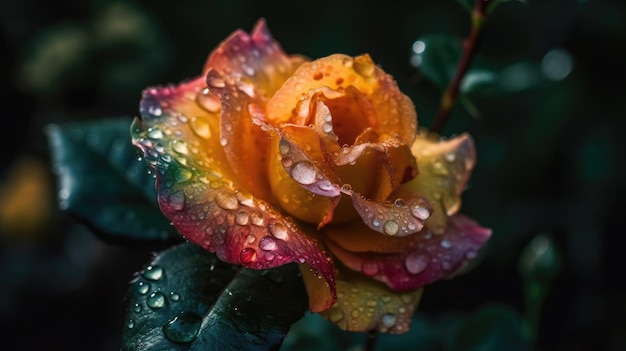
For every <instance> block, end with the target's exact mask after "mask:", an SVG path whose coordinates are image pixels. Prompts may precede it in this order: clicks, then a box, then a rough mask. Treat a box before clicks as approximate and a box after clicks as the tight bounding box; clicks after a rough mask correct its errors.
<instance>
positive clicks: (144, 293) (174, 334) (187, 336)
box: [126, 265, 202, 344]
mask: <svg viewBox="0 0 626 351" xmlns="http://www.w3.org/2000/svg"><path fill="white" fill-rule="evenodd" d="M165 279H166V275H165V270H164V269H163V267H161V266H159V265H149V266H147V267H145V268H144V270H143V271H142V272H141V275H140V276H139V277H138V279H137V281H136V282H135V283H134V286H133V288H134V289H135V292H136V294H137V295H138V299H136V301H137V302H136V303H135V304H134V305H133V306H132V313H131V316H132V318H131V319H129V320H128V321H127V323H126V327H127V328H129V329H133V328H135V327H136V326H137V323H138V322H136V321H142V320H143V319H144V318H142V316H141V314H142V313H155V312H158V311H160V310H162V309H164V308H166V307H168V306H169V305H170V304H175V303H177V302H179V301H181V299H182V297H181V295H180V294H179V293H178V292H176V291H169V292H167V291H165V290H163V289H162V288H161V286H162V285H163V283H164V280H165ZM146 309H147V310H146ZM201 322H202V318H201V317H200V316H198V315H197V314H196V313H194V312H190V311H185V312H182V313H179V314H178V315H177V316H175V317H174V318H172V319H170V320H169V321H168V322H167V323H165V324H164V325H163V326H162V331H163V335H164V336H165V337H166V338H167V339H168V340H170V341H171V342H174V343H179V344H185V343H191V342H192V341H193V340H195V338H196V337H197V335H198V332H199V330H200V325H201Z"/></svg>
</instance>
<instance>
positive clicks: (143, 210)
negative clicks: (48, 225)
mask: <svg viewBox="0 0 626 351" xmlns="http://www.w3.org/2000/svg"><path fill="white" fill-rule="evenodd" d="M130 123H131V118H114V119H102V120H94V121H89V122H76V123H67V124H52V125H49V126H48V127H47V130H46V132H47V136H48V140H49V142H50V152H51V158H52V163H53V167H54V169H55V172H56V173H57V176H58V182H59V189H58V200H59V206H60V208H61V210H63V211H66V212H67V213H68V214H70V215H72V216H74V217H76V218H77V219H79V220H81V221H82V222H84V223H85V224H87V225H88V226H89V227H91V228H92V229H93V230H94V231H95V232H96V233H98V234H102V235H103V236H104V238H105V239H110V240H115V239H118V240H120V239H133V240H163V239H171V238H180V235H179V234H178V233H177V232H176V231H175V229H174V228H173V227H172V226H171V225H170V223H169V221H168V220H167V219H166V218H165V217H164V216H163V215H162V213H161V211H160V210H159V208H158V205H157V201H156V191H155V189H154V179H153V178H152V176H151V175H150V174H148V172H147V168H146V166H145V164H144V163H143V162H139V161H138V156H139V154H138V152H137V150H136V148H135V147H134V146H133V145H132V144H131V141H130Z"/></svg>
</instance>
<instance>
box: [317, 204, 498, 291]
mask: <svg viewBox="0 0 626 351" xmlns="http://www.w3.org/2000/svg"><path fill="white" fill-rule="evenodd" d="M490 235H491V230H490V229H487V228H483V227H481V226H479V225H478V224H477V223H476V222H474V221H472V220H471V219H469V218H467V217H465V216H463V215H460V214H457V215H454V216H452V217H450V220H449V222H448V227H447V228H446V231H445V232H444V233H443V234H441V235H433V234H430V233H428V232H426V233H424V234H422V233H420V234H417V235H413V236H411V237H410V238H413V241H411V242H409V243H407V245H406V247H405V249H404V250H403V251H401V252H398V253H389V254H382V253H368V252H350V251H348V250H346V249H345V248H343V247H341V246H340V245H338V244H337V243H336V242H333V240H332V239H333V238H329V237H327V240H326V244H327V246H328V247H329V249H330V250H331V251H332V253H333V254H334V255H335V256H336V257H337V258H338V259H339V260H340V261H341V262H342V263H343V264H345V265H346V266H348V267H349V268H350V269H353V270H355V271H360V272H363V273H364V274H366V275H368V276H370V277H372V278H374V279H376V280H379V281H381V282H384V283H385V284H387V285H388V286H389V287H390V288H392V289H393V290H397V291H411V290H415V289H419V288H421V287H423V286H424V285H426V284H428V283H431V282H434V281H437V280H439V279H442V278H445V277H447V276H450V275H451V274H453V273H454V272H456V271H457V270H458V269H459V268H461V267H462V266H463V265H464V264H465V263H467V261H468V260H470V259H472V258H474V257H476V255H477V254H478V251H479V250H480V248H481V247H482V246H483V245H484V244H485V243H486V242H487V239H489V236H490Z"/></svg>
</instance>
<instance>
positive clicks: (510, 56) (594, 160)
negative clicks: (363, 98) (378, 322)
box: [0, 0, 626, 351]
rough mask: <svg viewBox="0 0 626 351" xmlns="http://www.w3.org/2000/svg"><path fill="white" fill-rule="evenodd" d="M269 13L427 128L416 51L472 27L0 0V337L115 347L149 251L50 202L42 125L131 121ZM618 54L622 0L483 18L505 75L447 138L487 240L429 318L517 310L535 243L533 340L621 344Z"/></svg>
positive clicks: (202, 5) (465, 22)
mask: <svg viewBox="0 0 626 351" xmlns="http://www.w3.org/2000/svg"><path fill="white" fill-rule="evenodd" d="M261 17H262V18H265V19H266V20H267V22H268V25H269V27H270V30H271V31H272V33H273V34H274V36H275V37H276V39H277V40H278V41H279V42H280V43H281V44H282V46H283V48H284V49H285V51H286V52H288V53H301V54H304V55H306V56H309V57H311V58H317V57H322V56H325V55H328V54H331V53H337V52H342V53H346V54H350V55H357V54H361V53H366V52H367V53H369V54H370V55H371V56H372V58H373V59H374V61H376V62H377V63H378V64H380V66H382V68H383V69H385V70H386V71H387V72H389V73H390V74H392V75H393V76H394V77H395V78H396V80H397V82H398V84H399V86H400V87H401V89H402V90H403V91H404V92H405V93H406V94H407V95H409V96H410V97H411V98H412V99H413V101H414V102H415V104H416V107H417V111H418V115H419V121H420V125H422V126H426V127H428V126H431V125H432V123H433V121H434V116H435V115H436V112H437V109H438V104H439V98H440V94H441V90H440V88H439V87H437V86H436V85H435V84H433V83H432V82H431V81H430V80H428V79H427V77H425V76H424V75H423V74H422V72H421V71H420V67H419V64H420V62H419V59H416V58H415V57H414V56H415V52H414V45H413V44H414V43H415V42H416V40H418V39H419V38H421V37H423V36H425V35H430V34H447V35H451V36H457V37H459V38H461V37H464V36H465V35H466V34H467V32H468V29H469V16H468V13H467V12H466V11H465V10H464V9H463V7H462V6H460V5H459V3H457V2H456V1H454V0H437V1H435V0H428V1H422V0H415V1H407V2H403V3H402V5H401V4H400V2H398V3H395V2H391V1H386V2H367V1H365V2H364V1H356V0H348V1H336V0H334V1H326V0H318V1H315V2H311V1H308V2H297V3H296V2H293V3H290V4H287V2H283V1H252V0H248V1H245V0H237V1H234V0H233V1H191V0H178V1H175V2H172V1H162V0H152V1H125V0H119V1H76V0H56V1H54V2H52V1H41V0H23V1H19V2H18V1H3V2H2V3H1V4H0V28H1V29H2V32H1V33H2V35H1V37H0V40H1V46H0V47H2V48H3V50H2V52H3V54H2V55H0V75H1V76H0V77H1V80H0V81H1V82H2V84H1V86H0V90H1V96H2V105H1V106H2V116H3V125H4V128H3V133H2V137H1V138H0V143H1V144H2V145H1V150H4V153H3V157H2V162H0V163H1V165H0V167H1V168H0V317H1V318H0V330H2V335H3V337H2V341H1V343H2V345H3V346H2V349H5V350H41V349H55V350H117V349H119V341H120V335H121V331H122V327H123V322H124V308H125V306H126V305H125V303H124V302H123V299H124V295H125V292H126V290H127V288H128V281H129V280H130V279H131V277H132V274H133V272H135V271H137V270H138V269H140V268H141V267H142V265H143V264H144V263H146V262H147V261H148V260H149V258H150V257H151V254H152V252H154V251H156V250H158V249H159V247H155V246H149V247H136V246H135V247H125V246H117V245H112V244H108V243H105V242H103V241H102V240H100V239H99V238H98V237H96V236H95V235H94V234H93V233H91V232H90V231H89V230H88V229H87V228H86V227H84V226H82V225H80V224H78V223H77V222H75V221H74V220H73V219H72V218H68V217H67V216H66V215H65V214H64V213H62V212H60V211H58V208H57V202H56V196H57V191H56V183H55V182H56V178H55V174H54V172H53V169H52V167H51V165H50V158H49V156H50V155H49V148H48V141H47V139H46V135H45V126H46V125H48V124H50V123H63V122H69V121H86V120H92V119H99V118H105V117H111V116H129V118H130V116H134V115H136V114H137V110H138V101H139V98H140V93H141V90H142V89H143V88H144V87H146V86H149V85H156V84H164V83H168V82H178V81H180V80H182V79H185V78H188V77H192V76H195V75H196V74H198V72H199V70H200V69H201V67H202V65H203V63H204V60H205V58H206V57H207V55H208V53H209V51H210V50H211V49H212V48H213V47H214V46H215V45H216V44H217V43H219V42H220V41H221V40H222V39H224V38H225V37H226V36H227V35H228V34H230V33H231V32H232V31H233V30H235V29H237V28H242V29H245V30H250V29H251V28H252V26H253V25H254V23H255V22H256V21H257V20H258V19H259V18H261ZM625 48H626V3H624V2H621V1H617V0H616V1H607V0H588V1H584V0H555V1H551V0H528V1H526V3H525V4H522V3H520V2H515V1H511V2H508V3H505V4H503V5H501V6H500V7H499V8H498V9H497V10H496V11H495V12H494V13H493V14H492V16H491V17H490V18H489V20H488V22H487V24H486V27H485V29H484V40H483V42H482V46H481V50H480V53H481V55H482V58H481V59H482V60H483V64H484V65H486V67H491V68H494V69H496V70H497V71H498V72H499V73H500V75H499V76H498V77H499V78H498V79H499V81H498V82H499V84H498V86H497V88H496V89H494V90H493V91H491V92H490V93H488V94H477V95H476V96H470V98H471V103H467V104H465V105H463V104H459V105H458V106H457V107H456V108H455V109H454V111H453V115H452V117H451V120H450V122H449V123H448V125H447V126H446V128H445V130H444V134H446V135H452V134H455V133H460V132H463V131H467V132H469V133H470V134H472V136H473V137H474V139H475V142H476V146H477V149H478V164H477V167H476V169H475V172H474V174H473V177H472V180H471V182H470V185H469V188H468V190H467V191H466V193H465V195H464V205H463V211H464V212H465V213H467V214H469V215H471V216H472V217H473V218H476V219H478V220H479V221H480V222H481V223H482V224H483V225H485V226H488V227H491V228H493V231H494V235H493V239H492V240H491V242H490V243H489V246H488V247H487V248H486V250H485V252H484V255H483V257H482V258H481V261H480V264H479V265H477V266H476V267H474V269H473V271H472V272H471V274H466V275H462V276H459V277H457V278H456V279H454V280H449V281H442V282H439V283H437V284H434V285H432V286H431V287H429V288H428V289H427V290H426V292H425V294H424V297H423V300H422V303H421V306H420V308H419V313H420V315H421V316H422V317H424V318H425V319H426V320H433V321H437V320H438V319H439V318H442V316H445V315H447V314H450V313H457V314H458V313H460V314H464V313H471V312H472V311H474V310H476V309H478V308H480V307H481V306H484V305H486V304H490V303H494V302H495V303H502V304H505V305H507V306H510V307H511V308H513V309H514V310H516V311H518V312H519V313H520V314H521V315H523V314H524V313H525V308H526V305H525V302H524V301H525V298H524V291H525V289H527V286H526V285H527V284H526V283H525V280H524V279H523V275H522V274H520V271H519V269H518V264H519V263H518V262H519V259H520V255H521V253H522V251H523V250H524V249H525V248H526V247H527V245H528V244H529V243H530V242H531V241H532V240H533V239H535V238H536V237H537V236H540V237H541V238H542V239H541V240H543V241H541V242H540V244H542V245H543V246H541V247H540V249H542V250H543V249H546V248H547V246H546V245H549V249H550V250H554V252H556V253H557V254H558V257H559V262H560V264H559V267H560V269H559V270H558V274H557V275H556V276H555V277H554V279H551V280H548V281H547V287H548V290H547V291H548V293H547V297H546V299H545V301H544V303H543V308H542V309H541V315H540V323H539V329H538V336H537V340H536V345H535V349H536V350H568V351H570V350H573V351H576V350H616V351H617V350H626V334H625V333H624V332H623V331H624V330H626V318H624V316H625V315H626V282H625V279H624V278H625V276H624V268H626V267H624V261H623V253H621V251H622V250H623V249H624V247H625V246H624V244H625V240H624V238H623V237H624V235H625V234H626V233H625V231H624V225H623V222H622V221H621V220H622V219H623V216H624V209H625V206H624V198H625V196H626V185H625V180H626V170H625V167H624V160H625V157H624V154H625V152H626V142H625V141H624V140H625V139H624V138H623V134H624V130H626V119H625V112H626V109H625V108H624V93H625V92H626V90H625V89H624V88H623V82H624V81H626V70H625V69H624V68H623V65H624V64H625V63H626V50H625ZM85 177H89V174H85ZM536 243H537V242H535V244H536Z"/></svg>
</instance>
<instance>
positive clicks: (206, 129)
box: [131, 21, 490, 333]
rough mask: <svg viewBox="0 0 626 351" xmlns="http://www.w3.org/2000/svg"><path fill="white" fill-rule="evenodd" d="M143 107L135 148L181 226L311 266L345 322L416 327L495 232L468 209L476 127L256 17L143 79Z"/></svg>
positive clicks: (258, 256)
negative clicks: (441, 122) (162, 81)
mask: <svg viewBox="0 0 626 351" xmlns="http://www.w3.org/2000/svg"><path fill="white" fill-rule="evenodd" d="M140 113H141V119H135V121H134V123H133V126H132V131H131V132H132V138H133V143H134V144H135V145H136V146H137V147H139V148H140V149H141V150H142V151H143V153H144V155H145V159H146V160H148V161H149V163H150V164H151V166H152V168H153V169H154V170H155V174H156V176H157V177H156V188H157V192H158V194H159V204H160V207H161V209H162V211H163V213H164V214H165V216H166V217H167V218H169V219H170V220H171V222H172V224H173V225H174V227H176V229H177V230H178V231H179V232H180V233H181V234H182V235H183V236H184V237H185V238H187V239H188V240H189V241H191V242H193V243H195V244H197V245H199V246H201V247H203V248H205V249H206V250H208V251H210V252H215V253H216V254H217V256H218V257H219V258H220V259H222V260H224V261H226V262H230V263H233V264H240V265H243V266H245V267H250V268H253V269H266V268H272V267H277V266H280V265H284V264H287V263H292V262H296V263H298V264H299V265H300V270H301V272H302V274H303V278H304V282H305V284H306V287H307V291H308V295H309V302H310V309H311V311H313V312H320V313H321V314H322V315H323V316H324V317H325V318H327V319H329V320H330V321H332V322H333V323H335V324H337V325H338V326H339V327H341V328H343V329H347V330H352V331H369V330H378V331H382V332H390V333H401V332H404V331H406V330H407V329H408V324H409V322H410V318H411V316H412V314H413V312H414V310H415V307H416V306H417V303H418V301H419V298H420V295H421V291H422V287H423V286H424V285H426V284H428V283H431V282H434V281H437V280H439V279H442V278H445V277H448V276H450V275H451V274H453V273H454V272H456V271H457V270H458V269H459V268H460V267H462V266H463V265H464V264H465V263H466V262H467V261H468V260H470V259H472V258H474V257H475V256H476V254H477V252H478V250H479V249H480V248H481V247H482V246H483V244H484V243H485V242H486V241H487V239H488V238H489V236H490V230H489V229H486V228H483V227H480V226H479V225H478V224H476V223H475V222H474V221H472V220H470V219H469V218H467V217H465V216H463V215H461V214H457V212H458V210H459V207H460V194H461V192H462V191H463V189H464V188H465V186H466V184H467V181H468V178H469V175H470V172H471V170H472V168H473V167H474V163H475V151H474V145H473V141H472V139H471V137H470V136H469V135H467V134H462V135H460V136H457V137H454V138H450V139H447V140H446V139H443V138H441V137H439V136H438V135H435V134H434V133H431V132H428V131H426V130H421V129H420V130H418V129H417V115H416V112H415V108H414V106H413V104H412V102H411V100H410V99H409V98H408V97H407V96H405V95H404V94H402V93H401V92H400V90H399V89H398V87H397V85H396V83H395V81H394V80H393V78H392V77H391V76H389V75H387V74H386V73H385V72H384V71H383V70H382V69H380V68H379V67H378V66H376V65H375V64H374V62H372V60H371V58H370V57H369V56H368V55H361V56H357V57H350V56H346V55H340V54H336V55H331V56H328V57H324V58H321V59H318V60H313V61H310V60H308V59H306V58H304V57H301V56H287V55H286V54H285V53H284V52H283V51H282V49H281V48H280V46H279V44H278V43H277V42H276V41H274V39H273V38H272V37H271V35H270V33H269V31H268V29H267V27H266V25H265V23H264V21H259V23H258V24H257V25H256V27H255V28H254V30H253V32H252V33H251V34H250V35H248V34H247V33H245V32H243V31H236V32H235V33H233V34H232V35H231V36H230V37H229V38H228V39H226V40H225V41H224V42H223V43H222V44H220V45H219V46H218V47H217V48H216V49H215V50H214V51H213V52H212V54H211V55H210V56H209V58H208V60H207V62H206V64H205V66H204V69H203V71H202V74H201V75H200V76H199V77H197V78H194V79H191V80H189V81H186V82H183V83H180V84H178V85H169V86H164V87H155V88H149V89H146V90H145V91H144V93H143V98H142V100H141V106H140ZM207 274H210V273H209V272H207Z"/></svg>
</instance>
